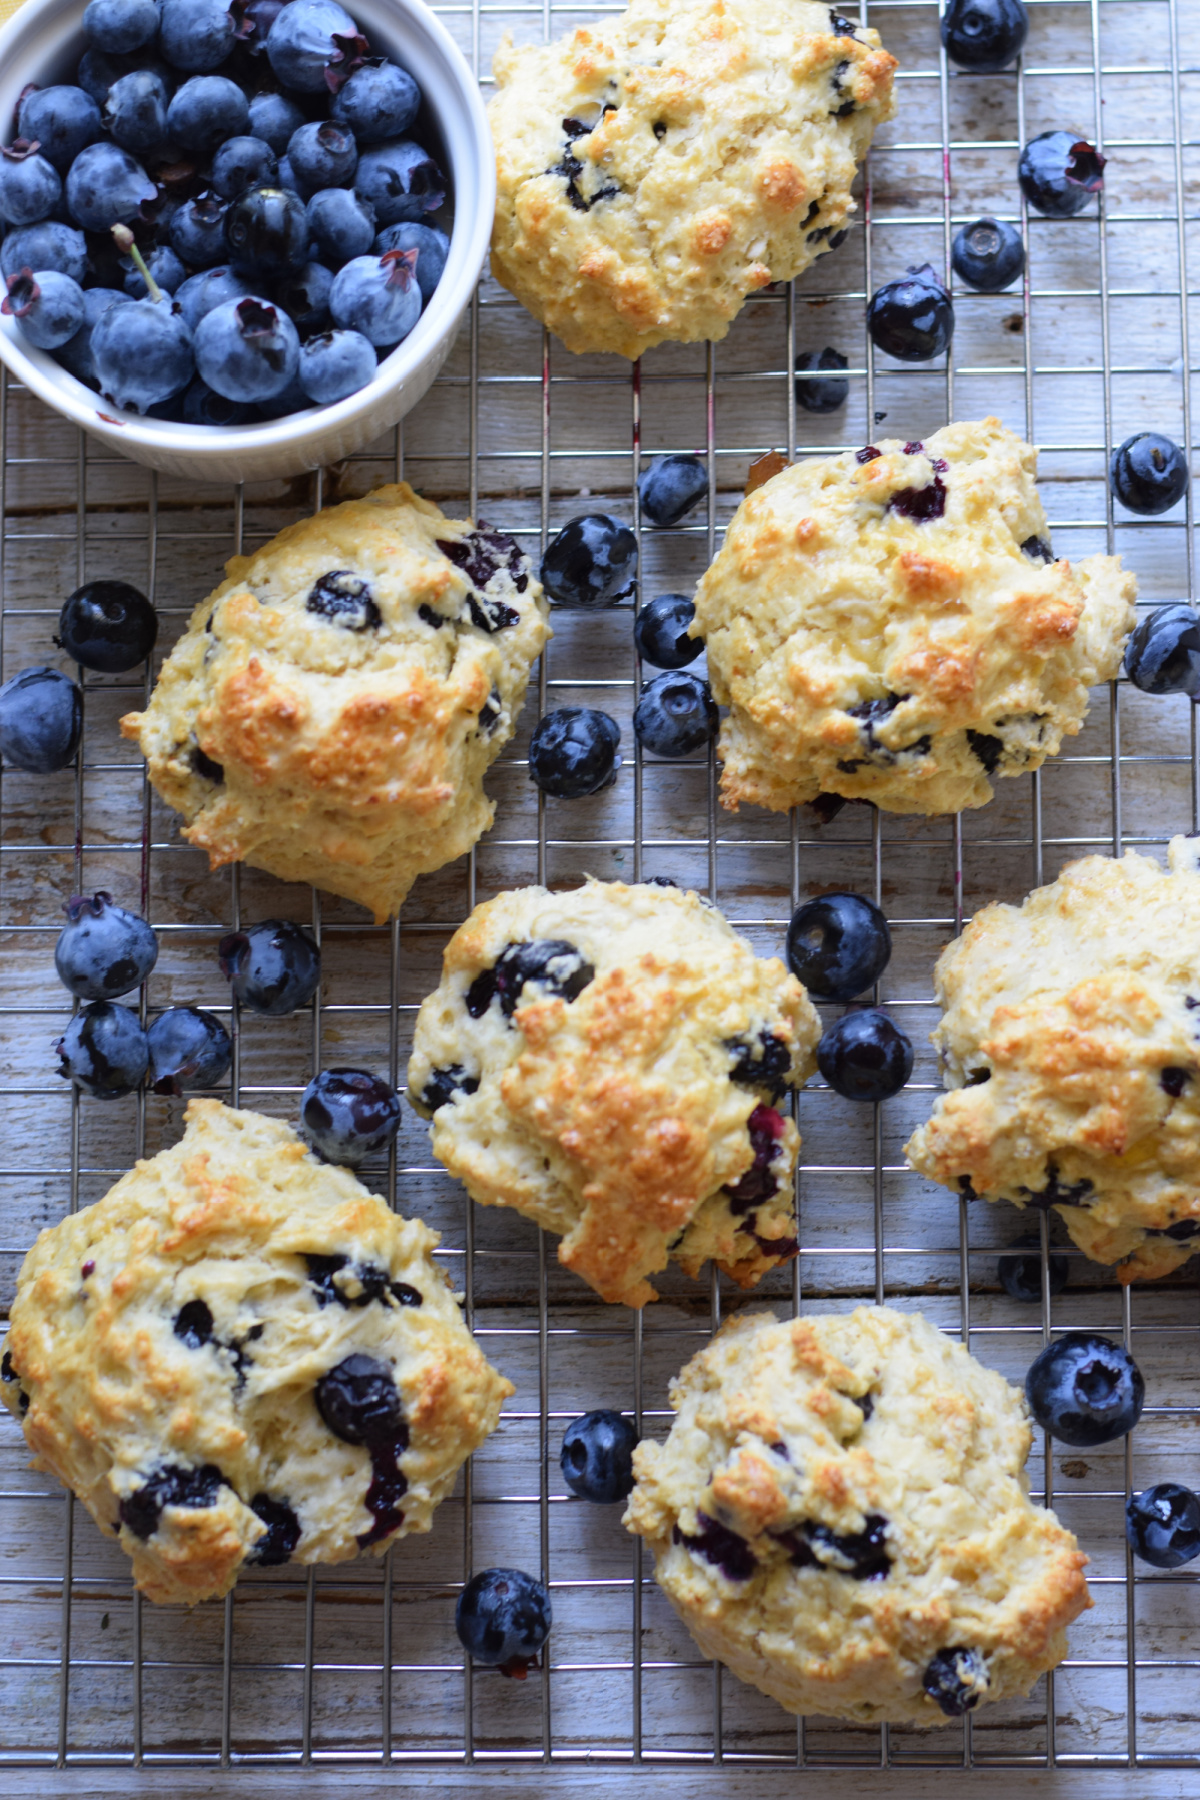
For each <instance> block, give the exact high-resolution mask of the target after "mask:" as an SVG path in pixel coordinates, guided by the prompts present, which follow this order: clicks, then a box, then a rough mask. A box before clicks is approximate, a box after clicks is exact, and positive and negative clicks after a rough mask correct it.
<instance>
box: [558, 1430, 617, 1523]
mask: <svg viewBox="0 0 1200 1800" xmlns="http://www.w3.org/2000/svg"><path fill="white" fill-rule="evenodd" d="M636 1443H637V1432H636V1431H635V1429H634V1425H633V1420H632V1419H627V1418H625V1417H624V1415H623V1414H621V1413H619V1412H611V1411H607V1410H605V1409H603V1408H601V1409H599V1410H597V1411H595V1412H589V1413H584V1415H583V1417H582V1418H580V1419H572V1421H571V1423H570V1424H569V1425H568V1426H567V1429H566V1430H565V1431H564V1432H563V1441H562V1449H561V1451H560V1452H559V1457H558V1466H559V1468H560V1469H561V1470H562V1477H563V1480H564V1481H565V1482H566V1484H567V1486H568V1487H569V1488H570V1490H571V1492H572V1493H573V1494H575V1495H577V1497H578V1498H579V1499H580V1500H590V1501H591V1503H592V1505H593V1506H615V1505H616V1504H617V1502H618V1501H620V1500H627V1499H628V1498H629V1496H630V1494H631V1493H632V1492H633V1450H634V1445H635V1444H636Z"/></svg>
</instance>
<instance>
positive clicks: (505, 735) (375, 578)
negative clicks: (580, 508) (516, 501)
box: [121, 483, 549, 920]
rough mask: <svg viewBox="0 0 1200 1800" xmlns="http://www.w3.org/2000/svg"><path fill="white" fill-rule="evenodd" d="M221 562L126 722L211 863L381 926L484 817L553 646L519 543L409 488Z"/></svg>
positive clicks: (304, 523) (335, 510)
mask: <svg viewBox="0 0 1200 1800" xmlns="http://www.w3.org/2000/svg"><path fill="white" fill-rule="evenodd" d="M226 568H227V571H228V580H226V581H225V582H223V583H222V585H221V586H220V587H218V588H217V590H216V591H215V593H213V594H210V595H209V597H208V599H207V600H202V601H201V603H200V605H199V606H198V607H197V608H196V610H195V612H194V613H193V614H192V618H191V621H190V623H189V626H188V629H187V631H186V633H185V634H184V636H183V637H182V638H181V639H180V641H179V642H178V644H177V645H176V646H175V648H174V650H173V651H172V652H171V655H170V656H169V657H168V659H167V661H166V663H165V664H164V666H163V670H162V673H161V675H160V676H159V679H158V684H157V686H156V687H155V689H154V693H153V695H152V697H151V700H150V704H149V706H148V707H147V709H146V711H145V712H144V713H130V714H128V715H127V716H126V717H125V718H124V719H122V721H121V729H122V731H123V733H124V734H125V736H126V737H131V738H136V739H137V741H138V743H139V745H140V747H141V750H142V754H143V755H144V756H145V758H146V760H147V763H148V764H149V772H150V779H151V781H152V782H153V784H154V786H155V787H156V788H157V790H158V792H159V793H160V794H161V795H162V797H163V799H164V800H165V801H166V802H167V803H168V805H170V806H173V807H174V808H175V809H176V810H177V811H178V812H181V813H182V814H183V816H184V819H185V820H186V829H185V831H184V836H185V837H186V838H187V839H188V840H189V842H191V843H193V844H198V845H199V846H200V847H201V848H202V849H204V850H207V852H208V856H209V861H210V864H211V865H212V866H213V867H214V868H216V867H219V866H220V865H222V864H224V863H230V862H248V863H252V864H253V865H254V867H255V868H259V869H266V870H267V871H268V872H269V873H270V874H272V875H278V876H279V877H280V878H281V879H282V880H284V881H305V882H312V883H313V884H314V885H315V886H316V887H320V888H325V889H326V890H327V891H328V892H329V893H332V894H341V895H343V896H344V897H345V898H347V899H349V900H357V901H358V902H359V903H360V904H361V905H363V906H365V907H367V908H369V909H370V911H371V912H372V913H374V915H375V918H376V920H382V919H384V918H386V917H387V916H388V915H389V914H390V913H393V912H395V911H396V910H397V908H398V907H399V906H400V904H401V902H402V901H403V899H404V897H405V895H406V894H407V893H408V891H409V889H410V888H411V886H412V884H413V882H414V881H415V880H416V878H417V876H418V875H421V874H426V873H429V872H431V871H432V870H434V869H440V868H441V867H442V866H443V865H444V864H445V863H448V862H452V861H453V860H454V858H455V857H457V856H461V855H463V854H464V852H466V851H467V850H469V849H470V848H471V846H472V845H473V844H474V843H475V842H476V841H477V839H478V838H479V837H480V835H481V834H482V833H483V832H484V831H486V830H487V828H488V826H489V825H490V824H491V822H492V817H493V814H494V812H495V807H494V805H493V803H492V802H491V801H490V800H489V799H488V798H487V797H486V795H485V794H484V791H483V777H484V775H485V773H486V771H487V769H488V767H489V765H490V764H491V763H492V762H493V761H494V759H495V758H496V756H497V755H498V754H499V751H500V750H501V748H502V747H503V745H504V744H505V743H507V741H508V739H509V738H510V737H511V736H512V733H513V726H514V723H515V721H516V717H517V714H518V712H519V711H520V708H521V703H522V701H523V699H524V697H525V688H526V683H527V682H528V679H529V670H530V667H531V665H532V664H533V662H534V660H535V658H536V657H537V655H538V652H539V651H540V650H541V647H542V645H543V643H544V642H545V640H546V638H547V637H548V636H549V630H548V627H547V624H546V615H547V611H548V609H547V606H546V602H545V600H544V599H543V597H542V590H541V586H540V584H539V582H538V581H537V579H536V577H535V576H534V574H533V572H532V569H531V565H530V562H529V559H528V557H527V556H525V555H524V553H523V552H522V551H521V549H520V547H519V546H518V545H517V544H516V543H515V542H514V540H513V539H512V538H509V537H506V536H504V535H503V534H502V533H499V532H493V531H491V530H490V529H489V528H488V527H486V526H485V525H484V524H483V523H482V522H480V523H479V524H478V525H475V526H472V525H470V524H468V523H466V522H464V521H462V520H458V519H447V518H445V517H444V516H443V514H442V513H441V512H439V511H438V509H437V507H436V506H433V505H431V504H430V503H429V502H428V501H426V500H421V499H419V498H418V496H417V495H416V494H414V493H413V491H412V489H411V488H410V487H408V486H407V485H406V484H404V483H400V484H399V485H396V486H392V487H384V488H379V489H377V490H376V492H375V493H373V494H369V495H368V496H367V497H366V499H364V500H349V501H346V502H345V503H344V504H342V505H340V506H334V507H330V508H328V509H327V510H326V511H324V512H320V513H317V514H316V515H315V516H314V517H312V518H309V519H303V520H301V521H300V522H299V523H298V524H296V525H290V526H288V528H287V529H286V530H285V531H281V532H280V534H279V536H278V537H276V538H273V539H272V541H271V542H270V543H269V544H266V545H265V546H264V547H263V548H262V549H261V550H258V551H256V552H255V553H254V555H253V556H241V557H234V558H233V559H232V560H231V561H230V562H229V563H227V564H226Z"/></svg>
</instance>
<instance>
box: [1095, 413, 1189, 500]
mask: <svg viewBox="0 0 1200 1800" xmlns="http://www.w3.org/2000/svg"><path fill="white" fill-rule="evenodd" d="M1109 480H1110V482H1111V483H1112V491H1113V493H1114V494H1115V495H1116V497H1117V499H1118V500H1119V501H1120V502H1121V505H1122V506H1127V507H1128V508H1129V510H1130V512H1134V513H1143V514H1149V515H1153V514H1155V513H1164V512H1169V511H1170V509H1171V507H1173V506H1174V505H1175V504H1176V503H1177V502H1178V501H1180V500H1182V499H1183V496H1184V495H1185V494H1186V493H1187V487H1188V466H1187V458H1186V457H1185V456H1184V454H1183V451H1182V450H1181V449H1180V448H1179V445H1178V444H1175V443H1172V441H1171V439H1170V438H1168V437H1163V436H1162V434H1161V433H1160V432H1157V431H1139V432H1136V433H1135V434H1134V436H1133V437H1130V438H1126V439H1125V442H1124V443H1123V444H1121V445H1120V446H1119V447H1118V448H1117V449H1116V450H1114V451H1113V458H1112V465H1111V467H1110V469H1109Z"/></svg>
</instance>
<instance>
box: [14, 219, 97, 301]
mask: <svg viewBox="0 0 1200 1800" xmlns="http://www.w3.org/2000/svg"><path fill="white" fill-rule="evenodd" d="M22 269H57V270H58V272H59V274H60V275H69V276H70V277H71V280H72V281H77V282H78V283H79V285H80V287H82V286H83V284H84V281H85V280H86V279H87V273H88V248H87V239H86V238H85V237H84V235H83V233H82V231H77V230H76V229H75V227H74V226H73V225H63V224H61V223H60V222H59V220H57V219H39V220H38V222H37V224H36V225H17V226H14V227H13V229H12V230H11V231H10V232H8V233H7V234H6V236H5V239H4V243H3V245H0V275H3V276H4V278H5V280H7V279H8V277H9V276H10V275H19V274H20V272H21V270H22Z"/></svg>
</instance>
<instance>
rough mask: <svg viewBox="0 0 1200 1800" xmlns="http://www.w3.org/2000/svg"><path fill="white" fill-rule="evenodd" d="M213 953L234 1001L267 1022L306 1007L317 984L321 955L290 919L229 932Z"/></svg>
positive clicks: (264, 922)
mask: <svg viewBox="0 0 1200 1800" xmlns="http://www.w3.org/2000/svg"><path fill="white" fill-rule="evenodd" d="M218 949H219V954H220V959H221V970H222V973H223V974H224V975H225V977H226V978H227V980H228V981H229V984H230V986H231V987H232V989H233V996H234V999H235V1000H239V1001H240V1002H241V1004H242V1005H243V1006H248V1007H249V1008H250V1011H251V1012H256V1013H265V1014H266V1015H267V1017H268V1018H272V1019H282V1018H284V1017H286V1015H287V1014H288V1013H293V1012H295V1011H296V1009H297V1007H300V1006H307V1005H308V1003H309V1001H310V1000H311V999H312V997H313V995H314V994H315V993H316V991H317V986H318V984H319V982H320V980H321V953H320V951H319V950H318V949H317V946H316V945H315V944H314V943H313V941H312V939H311V938H310V937H309V935H308V933H307V932H306V931H301V929H300V927H299V925H293V924H292V922H291V920H290V919H264V920H263V921H262V923H261V924H259V925H248V926H247V927H246V928H245V930H244V931H233V932H230V933H229V935H228V936H227V937H223V938H222V939H221V942H220V945H219V946H218Z"/></svg>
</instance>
